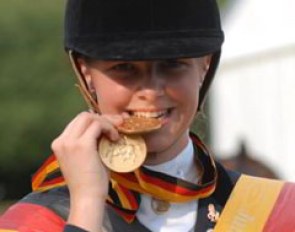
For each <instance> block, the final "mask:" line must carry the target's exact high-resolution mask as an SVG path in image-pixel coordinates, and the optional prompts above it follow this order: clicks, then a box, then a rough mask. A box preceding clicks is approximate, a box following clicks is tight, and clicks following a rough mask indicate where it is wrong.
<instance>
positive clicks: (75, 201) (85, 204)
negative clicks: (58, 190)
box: [68, 194, 106, 232]
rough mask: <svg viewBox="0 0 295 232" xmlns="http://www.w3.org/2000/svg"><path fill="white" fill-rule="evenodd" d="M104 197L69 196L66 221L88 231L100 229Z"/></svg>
mask: <svg viewBox="0 0 295 232" xmlns="http://www.w3.org/2000/svg"><path fill="white" fill-rule="evenodd" d="M105 200H106V198H105V197H97V196H93V195H89V194H88V195H85V194H84V195H83V196H81V197H80V196H78V195H74V196H71V207H70V215H69V218H68V223H69V224H71V225H75V226H78V227H81V228H83V229H85V230H88V231H91V232H92V231H93V232H95V231H100V228H102V222H103V215H104V208H105Z"/></svg>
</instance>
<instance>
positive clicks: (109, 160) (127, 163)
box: [98, 135, 147, 172]
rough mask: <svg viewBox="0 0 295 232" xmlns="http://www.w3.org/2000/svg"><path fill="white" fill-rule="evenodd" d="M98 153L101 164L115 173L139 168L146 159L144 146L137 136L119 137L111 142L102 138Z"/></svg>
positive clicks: (141, 139) (140, 138)
mask: <svg viewBox="0 0 295 232" xmlns="http://www.w3.org/2000/svg"><path fill="white" fill-rule="evenodd" d="M98 153H99V155H100V157H101V160H102V162H103V163H104V164H105V165H106V166H107V167H108V168H109V169H111V170H112V171H115V172H132V171H134V170H135V169H137V168H138V167H140V166H141V165H142V164H143V162H144V160H145V158H146V153H147V151H146V145H145V142H144V140H143V138H142V137H141V136H139V135H128V136H127V135H121V138H120V139H119V140H118V141H116V142H112V141H110V140H108V139H107V138H105V137H102V138H101V140H100V143H99V148H98Z"/></svg>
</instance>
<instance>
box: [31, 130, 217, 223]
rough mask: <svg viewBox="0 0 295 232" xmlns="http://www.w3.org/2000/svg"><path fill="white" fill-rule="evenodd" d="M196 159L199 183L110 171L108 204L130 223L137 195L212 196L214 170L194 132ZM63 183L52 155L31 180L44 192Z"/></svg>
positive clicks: (139, 172) (35, 188)
mask: <svg viewBox="0 0 295 232" xmlns="http://www.w3.org/2000/svg"><path fill="white" fill-rule="evenodd" d="M190 136H191V139H192V141H193V144H194V151H195V159H196V162H199V163H200V164H201V165H202V166H203V170H204V172H203V175H202V177H201V182H200V183H198V184H196V183H191V182H188V181H185V180H183V179H179V178H175V177H173V176H169V175H167V174H164V173H161V172H156V171H152V170H150V169H148V168H145V167H143V166H142V167H140V168H139V169H137V170H135V171H134V172H129V173H116V172H111V180H110V183H109V195H108V198H107V203H108V204H110V205H111V206H112V207H113V208H114V209H115V211H116V212H117V213H118V214H119V215H121V216H122V217H123V218H124V219H125V220H126V221H127V222H132V221H133V220H134V218H135V214H136V211H137V209H138V207H139V203H140V194H148V195H151V196H152V197H155V198H157V199H160V200H165V201H169V202H178V203H181V202H187V201H192V200H196V199H200V198H204V197H207V196H209V195H211V194H212V193H213V192H214V190H215V187H216V181H217V171H216V166H215V163H214V160H213V158H212V156H211V155H210V152H209V150H208V149H207V148H206V146H205V145H204V144H203V143H202V142H201V140H200V139H199V138H198V137H197V136H196V135H194V134H192V133H191V134H190ZM63 185H65V181H64V178H63V177H62V174H61V171H60V169H59V165H58V162H57V160H56V158H55V156H54V155H51V156H50V157H49V158H48V159H47V161H46V162H45V163H44V164H43V165H42V166H41V167H40V168H39V170H38V171H37V172H36V174H35V175H34V176H33V179H32V187H33V191H47V190H50V189H53V188H56V187H59V186H63Z"/></svg>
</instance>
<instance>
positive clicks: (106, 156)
mask: <svg viewBox="0 0 295 232" xmlns="http://www.w3.org/2000/svg"><path fill="white" fill-rule="evenodd" d="M69 56H70V61H71V63H72V66H73V68H74V71H75V73H76V76H77V78H78V81H79V84H77V87H78V88H79V90H80V92H81V94H82V96H83V98H84V100H85V101H86V103H87V105H88V106H89V108H90V109H91V110H92V111H94V112H96V113H99V112H100V110H99V106H98V105H97V102H96V101H95V100H94V99H93V97H92V96H91V94H90V93H89V91H88V89H87V85H86V84H85V82H84V80H83V78H82V76H81V74H80V72H79V70H78V69H77V66H76V63H75V60H74V58H73V55H72V52H71V51H70V53H69ZM161 126H162V123H161V120H160V119H157V118H144V117H135V116H133V117H129V118H126V119H125V120H124V122H123V123H122V124H121V125H120V126H119V127H118V128H117V129H118V131H119V132H120V136H121V137H120V139H119V140H118V141H117V142H113V141H110V140H108V139H107V138H105V137H101V139H100V141H99V144H98V154H99V156H100V158H101V160H102V162H103V163H104V165H105V166H106V167H108V168H109V169H110V170H112V171H115V172H132V171H134V170H135V169H137V168H138V167H140V166H141V165H142V164H143V162H144V161H145V158H146V154H147V148H146V144H145V141H144V139H143V138H142V136H141V135H142V134H145V133H149V132H152V131H155V130H157V129H160V128H161Z"/></svg>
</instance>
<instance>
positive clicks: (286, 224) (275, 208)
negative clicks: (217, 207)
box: [214, 175, 295, 232]
mask: <svg viewBox="0 0 295 232" xmlns="http://www.w3.org/2000/svg"><path fill="white" fill-rule="evenodd" d="M294 205H295V184H294V183H289V182H284V181H279V180H271V179H266V178H259V177H251V176H247V175H242V176H241V177H240V178H239V180H238V182H237V184H236V186H235V187H234V189H233V192H232V193H231V195H230V197H229V199H228V201H227V203H226V205H225V208H224V209H223V211H222V214H221V216H220V218H219V219H218V222H217V224H216V226H215V229H214V232H224V231H226V232H235V231H239V232H249V231H251V232H274V231H282V232H291V231H295V210H294Z"/></svg>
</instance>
